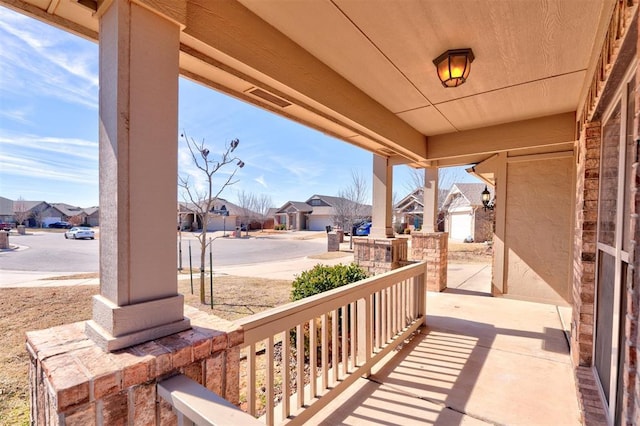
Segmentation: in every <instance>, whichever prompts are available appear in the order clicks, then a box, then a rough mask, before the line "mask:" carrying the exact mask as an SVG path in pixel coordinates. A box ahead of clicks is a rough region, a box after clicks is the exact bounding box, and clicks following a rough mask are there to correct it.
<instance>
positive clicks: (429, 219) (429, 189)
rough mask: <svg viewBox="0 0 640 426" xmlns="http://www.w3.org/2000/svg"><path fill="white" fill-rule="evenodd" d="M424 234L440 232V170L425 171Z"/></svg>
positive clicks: (432, 168)
mask: <svg viewBox="0 0 640 426" xmlns="http://www.w3.org/2000/svg"><path fill="white" fill-rule="evenodd" d="M423 196H424V197H423V198H424V201H423V204H424V209H423V217H422V232H423V233H425V234H430V233H433V232H438V226H437V225H438V168H437V167H426V168H425V169H424V190H423Z"/></svg>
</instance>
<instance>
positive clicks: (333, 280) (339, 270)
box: [291, 263, 367, 301]
mask: <svg viewBox="0 0 640 426" xmlns="http://www.w3.org/2000/svg"><path fill="white" fill-rule="evenodd" d="M365 278H367V272H366V271H365V270H364V269H362V268H360V267H359V266H358V265H356V264H355V263H351V264H349V265H343V264H338V265H335V266H326V265H316V266H314V267H313V269H311V270H309V271H304V272H302V273H301V274H300V275H299V276H297V277H296V279H295V280H294V281H293V285H292V287H293V288H292V290H291V301H296V300H300V299H303V298H305V297H309V296H313V295H314V294H318V293H322V292H324V291H327V290H332V289H334V288H338V287H341V286H343V285H347V284H351V283H354V282H356V281H360V280H362V279H365Z"/></svg>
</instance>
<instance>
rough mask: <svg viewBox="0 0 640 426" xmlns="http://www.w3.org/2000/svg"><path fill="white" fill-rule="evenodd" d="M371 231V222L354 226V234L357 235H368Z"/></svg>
mask: <svg viewBox="0 0 640 426" xmlns="http://www.w3.org/2000/svg"><path fill="white" fill-rule="evenodd" d="M370 231H371V222H364V223H363V224H362V225H360V226H358V227H357V228H356V235H357V236H359V237H363V236H366V235H369V232H370Z"/></svg>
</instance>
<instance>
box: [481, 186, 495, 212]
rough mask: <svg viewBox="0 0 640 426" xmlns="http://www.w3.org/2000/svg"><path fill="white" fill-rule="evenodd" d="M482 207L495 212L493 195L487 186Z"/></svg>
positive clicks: (483, 194)
mask: <svg viewBox="0 0 640 426" xmlns="http://www.w3.org/2000/svg"><path fill="white" fill-rule="evenodd" d="M482 205H483V206H484V209H485V210H493V207H494V204H493V203H492V202H491V193H490V192H489V189H487V185H485V186H484V191H482Z"/></svg>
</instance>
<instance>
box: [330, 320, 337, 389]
mask: <svg viewBox="0 0 640 426" xmlns="http://www.w3.org/2000/svg"><path fill="white" fill-rule="evenodd" d="M338 341H339V336H338V310H337V309H334V310H333V312H332V313H331V372H332V374H331V376H332V378H331V380H332V382H331V383H336V382H337V381H338Z"/></svg>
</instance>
